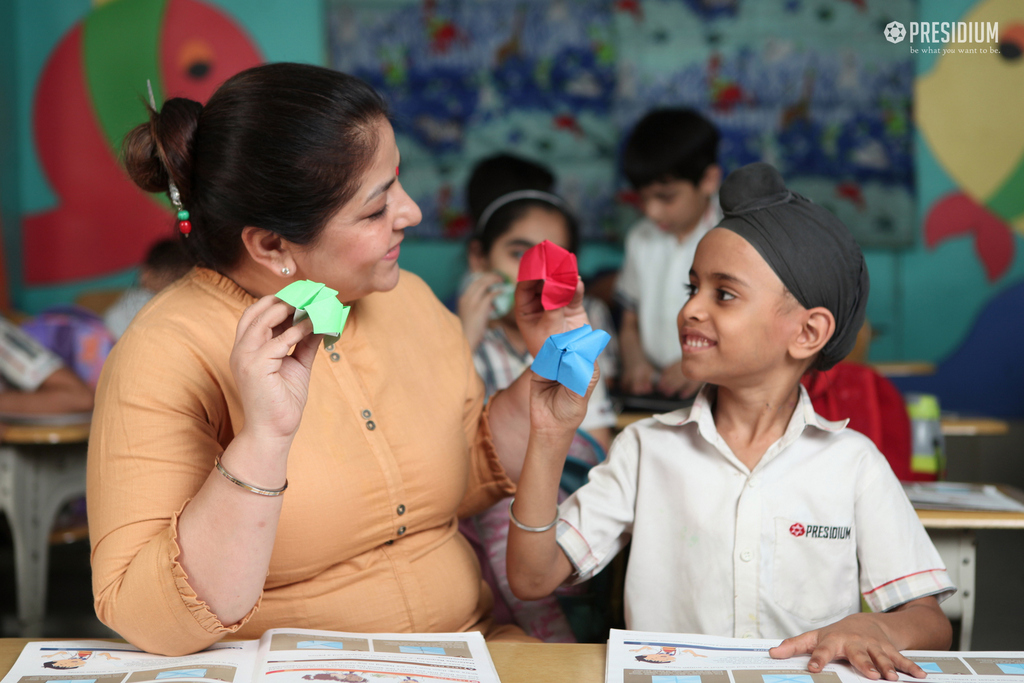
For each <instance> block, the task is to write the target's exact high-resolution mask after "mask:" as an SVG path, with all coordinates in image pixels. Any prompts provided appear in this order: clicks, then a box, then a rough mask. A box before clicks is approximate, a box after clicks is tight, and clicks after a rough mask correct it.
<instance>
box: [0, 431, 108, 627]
mask: <svg viewBox="0 0 1024 683" xmlns="http://www.w3.org/2000/svg"><path fill="white" fill-rule="evenodd" d="M88 436H89V424H88V423H83V424H72V425H63V426H51V425H12V426H10V427H8V428H7V429H6V430H5V431H4V432H3V436H2V439H3V440H2V443H0V510H2V511H3V512H4V514H5V515H6V516H7V523H8V525H9V526H10V528H11V536H12V539H13V541H14V576H15V582H16V585H17V597H18V621H19V624H20V626H21V633H22V635H24V636H34V635H38V634H39V633H41V631H42V627H43V616H44V614H45V609H46V578H47V569H48V559H49V550H50V529H51V528H52V527H53V522H54V520H55V519H56V517H57V513H59V512H60V509H61V507H62V506H63V505H64V504H65V503H67V502H68V501H69V500H72V499H73V498H75V497H76V496H82V495H85V455H86V446H87V444H86V439H87V438H88Z"/></svg>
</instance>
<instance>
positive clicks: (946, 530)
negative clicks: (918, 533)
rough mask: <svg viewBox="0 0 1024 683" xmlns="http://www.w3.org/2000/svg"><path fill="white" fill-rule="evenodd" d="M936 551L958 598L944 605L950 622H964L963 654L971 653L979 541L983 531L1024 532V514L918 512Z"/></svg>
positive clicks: (1015, 493)
mask: <svg viewBox="0 0 1024 683" xmlns="http://www.w3.org/2000/svg"><path fill="white" fill-rule="evenodd" d="M999 490H1000V491H1002V492H1003V493H1005V494H1007V495H1009V496H1010V497H1012V498H1016V499H1017V500H1019V501H1022V502H1024V493H1021V491H1019V490H1018V489H1015V488H1013V487H1011V486H999ZM917 516H918V517H919V518H920V519H921V523H922V524H924V527H925V529H927V530H928V535H929V536H931V539H932V542H933V543H935V548H936V550H938V551H939V555H941V556H942V561H943V562H944V563H945V564H946V569H947V570H948V571H949V576H950V579H952V581H953V583H954V584H956V586H957V588H958V589H959V590H957V592H956V594H955V595H953V596H952V597H951V598H949V599H947V600H946V601H945V602H944V603H942V609H943V611H944V612H945V613H946V616H948V617H949V618H950V619H959V620H960V642H959V644H954V647H955V648H956V649H959V650H970V649H971V636H972V634H973V631H974V613H975V586H976V580H975V579H976V576H975V575H976V572H977V539H976V537H975V532H976V531H977V530H979V529H1003V530H1007V529H1016V530H1020V529H1024V512H987V511H980V510H918V511H917Z"/></svg>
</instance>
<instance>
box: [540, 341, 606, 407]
mask: <svg viewBox="0 0 1024 683" xmlns="http://www.w3.org/2000/svg"><path fill="white" fill-rule="evenodd" d="M610 340H611V337H610V336H608V333H607V332H605V331H604V330H594V329H591V327H590V325H584V326H582V327H577V328H576V329H575V330H569V331H568V332H562V333H561V334H553V335H551V336H550V337H548V339H547V341H545V342H544V346H542V347H540V351H539V352H538V353H537V357H536V358H535V359H534V361H533V365H531V366H530V367H531V368H533V371H534V372H536V373H537V374H538V375H540V376H541V377H543V378H544V379H550V380H554V381H556V382H558V383H559V384H561V385H563V386H565V387H567V388H568V389H569V390H570V391H574V392H576V393H577V394H579V395H580V396H585V395H586V393H587V387H588V386H590V378H591V377H593V376H594V363H596V362H597V357H598V356H599V355H601V352H602V351H604V347H605V346H607V345H608V342H609V341H610Z"/></svg>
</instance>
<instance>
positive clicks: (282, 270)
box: [281, 268, 292, 275]
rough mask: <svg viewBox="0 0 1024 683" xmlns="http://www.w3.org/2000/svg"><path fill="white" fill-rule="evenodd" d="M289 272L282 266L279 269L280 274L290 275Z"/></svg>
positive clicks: (290, 272)
mask: <svg viewBox="0 0 1024 683" xmlns="http://www.w3.org/2000/svg"><path fill="white" fill-rule="evenodd" d="M291 274H292V271H290V270H288V269H287V268H282V269H281V275H291Z"/></svg>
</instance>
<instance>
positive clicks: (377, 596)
mask: <svg viewBox="0 0 1024 683" xmlns="http://www.w3.org/2000/svg"><path fill="white" fill-rule="evenodd" d="M253 302H254V299H253V298H252V297H251V296H249V295H248V294H246V293H245V292H244V291H243V290H242V289H241V288H239V287H238V286H237V285H236V284H235V283H234V282H233V281H231V280H230V279H228V278H226V277H224V276H222V275H220V274H218V273H215V272H213V271H210V270H205V269H196V270H194V271H192V273H190V274H189V275H188V276H186V277H185V278H183V279H182V280H181V281H179V282H178V283H177V284H175V285H174V286H172V287H171V288H169V289H168V290H166V291H165V292H164V293H162V294H160V295H159V296H158V297H156V298H155V299H154V300H153V301H152V302H151V303H150V304H149V305H148V306H147V307H146V308H145V309H143V311H142V312H141V313H140V314H139V315H138V317H137V318H136V320H135V321H134V322H133V323H132V325H131V327H130V328H129V329H128V332H127V333H126V334H125V335H124V337H122V338H121V340H120V341H119V342H118V343H117V345H116V346H115V348H114V350H113V353H112V354H111V355H110V358H109V359H108V360H107V364H106V367H105V368H104V370H103V375H102V377H101V380H100V385H99V388H98V390H97V396H96V410H95V413H94V417H93V427H92V435H91V437H90V443H89V467H88V470H89V482H88V502H89V527H90V528H89V531H90V537H91V540H92V566H93V591H94V594H95V600H96V612H97V614H98V615H99V617H100V619H101V620H102V621H103V622H104V623H106V624H107V625H108V626H110V627H111V628H113V629H114V630H115V631H117V632H118V633H119V634H121V635H122V636H123V637H124V638H125V639H127V640H128V641H129V642H132V643H134V644H135V645H138V646H139V647H142V648H144V649H146V650H149V651H151V652H160V653H167V654H181V653H186V652H192V651H195V650H199V649H201V648H203V647H206V646H207V645H210V644H211V643H213V642H215V641H217V640H218V639H220V638H221V637H223V636H224V635H225V634H228V633H233V632H236V631H237V636H239V637H250V638H251V637H257V636H259V635H260V634H262V632H263V631H264V630H266V629H268V628H273V627H285V626H287V627H305V628H315V629H330V630H346V631H378V632H379V631H397V632H410V631H459V630H464V629H467V628H469V627H471V626H473V625H474V624H476V623H477V622H478V621H479V620H480V619H481V618H482V617H484V616H485V615H486V613H487V612H488V610H489V607H490V600H491V597H490V593H489V591H488V589H487V588H486V585H485V584H483V582H482V581H481V580H480V570H479V566H478V564H477V560H476V557H475V556H474V554H473V551H472V549H471V548H470V547H469V545H468V544H467V543H466V541H465V539H463V537H462V536H461V535H460V534H459V533H458V531H457V519H458V517H460V516H465V515H469V514H474V513H475V512H477V511H480V510H483V509H485V508H487V507H488V506H489V505H492V504H493V503H494V502H495V501H497V500H498V499H499V498H501V497H502V496H505V495H508V494H510V493H511V492H512V491H513V488H514V487H513V484H512V482H511V481H510V480H509V479H508V477H507V476H506V474H505V472H504V470H503V469H502V468H501V465H500V464H499V463H498V461H497V459H496V457H495V453H494V447H493V444H492V443H491V439H490V433H489V430H488V423H487V417H486V412H485V410H484V399H483V396H484V394H483V385H482V383H481V381H480V379H479V377H477V375H476V372H475V370H474V368H473V361H472V357H471V355H470V351H469V347H468V345H467V343H466V340H465V338H464V337H463V335H462V330H461V327H460V325H459V322H458V319H457V318H456V317H455V316H453V315H452V314H450V313H449V312H448V311H447V310H445V309H444V307H443V306H442V305H441V304H440V302H439V301H438V300H437V298H436V297H435V296H434V295H433V294H432V293H431V291H430V289H429V288H428V287H427V286H426V285H425V284H424V283H423V281H422V280H420V279H419V278H417V277H416V276H415V275H412V274H411V273H407V272H403V273H402V275H401V278H400V281H399V284H398V287H396V288H395V289H394V290H392V291H390V292H386V293H376V294H372V295H370V296H367V297H365V298H363V299H361V300H359V301H357V302H356V303H355V304H354V305H353V306H352V311H351V314H350V316H349V318H348V323H347V325H346V327H345V331H344V334H343V335H342V338H341V340H340V341H339V342H337V343H336V344H335V345H334V346H333V347H332V348H327V349H324V348H323V347H322V346H321V348H320V350H319V352H318V355H317V358H316V361H315V363H314V365H313V372H312V379H311V381H310V387H309V399H308V401H307V403H306V409H305V412H304V414H303V417H302V424H301V426H300V428H299V431H298V433H297V435H296V437H295V441H294V443H293V444H292V448H291V452H290V454H289V457H288V491H287V492H286V493H285V494H284V496H285V497H284V506H283V510H282V512H281V520H280V524H279V526H278V531H277V538H276V541H275V544H274V551H273V556H272V558H271V562H270V572H269V574H268V576H267V581H266V585H265V587H264V591H263V596H262V598H261V602H260V604H258V605H257V608H256V609H254V610H253V612H252V613H251V614H250V615H249V616H248V617H246V619H244V620H243V621H242V622H241V623H240V624H236V625H232V626H227V627H226V626H225V625H223V624H221V623H220V621H219V620H218V619H217V616H216V615H215V614H213V613H212V612H211V611H210V610H209V609H208V608H207V607H206V604H205V603H204V602H202V601H201V600H199V599H197V597H196V595H195V592H194V591H193V590H192V589H191V587H190V586H189V584H188V577H187V576H186V575H185V572H184V571H183V569H182V567H181V565H180V564H178V562H177V555H178V552H179V550H178V546H177V543H176V531H177V526H176V525H177V518H178V514H179V513H180V511H181V509H182V508H183V507H184V505H185V503H186V502H187V501H188V500H189V499H190V498H191V497H192V496H193V495H195V493H196V491H197V490H198V489H199V488H200V486H202V484H203V482H204V481H205V480H206V478H207V476H208V475H209V474H210V471H211V469H212V468H213V467H214V457H215V456H216V455H217V454H219V453H221V452H222V451H223V450H224V448H225V447H226V446H227V445H228V444H229V443H230V442H231V440H232V438H234V435H235V434H236V433H237V432H238V431H239V430H240V429H241V428H242V425H243V422H244V419H245V418H244V415H243V414H242V405H241V401H240V400H239V395H238V390H237V388H236V386H235V382H234V380H233V378H232V375H231V371H230V369H229V365H228V358H229V355H230V353H231V347H232V344H233V342H234V337H235V327H236V325H237V323H238V319H239V317H240V316H241V315H242V312H243V310H244V309H245V308H246V307H247V306H248V305H250V304H252V303H253Z"/></svg>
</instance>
